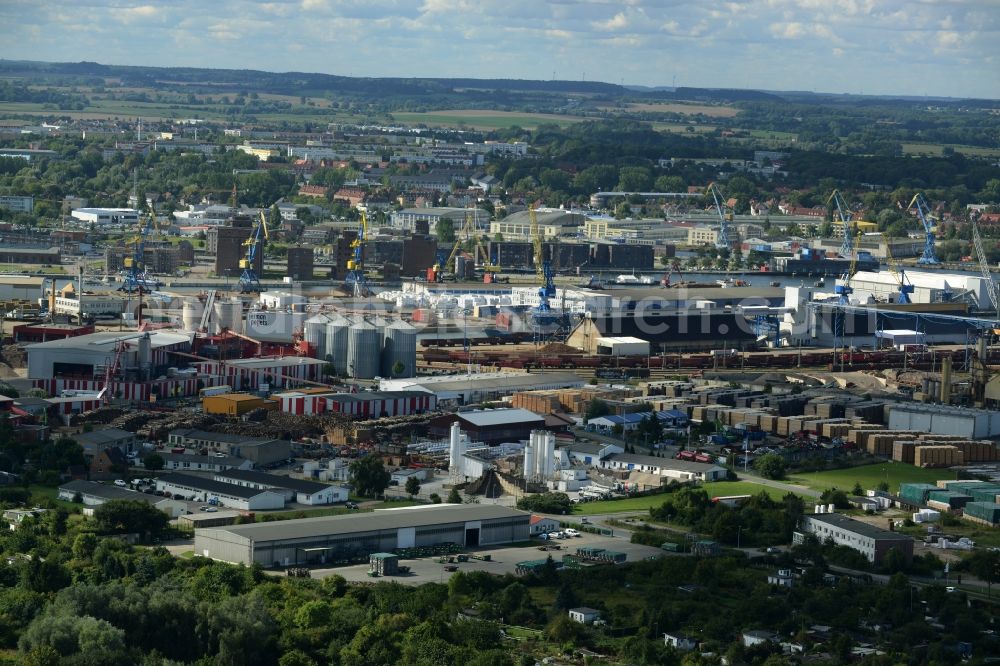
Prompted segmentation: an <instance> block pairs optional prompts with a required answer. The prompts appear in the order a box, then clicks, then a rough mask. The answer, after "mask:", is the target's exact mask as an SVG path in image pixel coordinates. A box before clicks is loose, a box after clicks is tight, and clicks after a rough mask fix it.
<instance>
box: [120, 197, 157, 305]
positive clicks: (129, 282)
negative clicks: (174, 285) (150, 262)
mask: <svg viewBox="0 0 1000 666" xmlns="http://www.w3.org/2000/svg"><path fill="white" fill-rule="evenodd" d="M155 226H156V216H155V215H154V214H152V213H150V214H148V215H147V216H146V224H145V225H144V226H143V227H142V228H141V229H140V230H139V235H138V236H135V237H133V238H132V239H130V240H129V241H127V242H126V245H131V246H132V254H131V255H129V256H127V257H125V260H124V262H123V263H124V269H125V271H124V273H125V275H124V277H123V280H122V286H121V287H120V288H119V290H120V291H124V292H127V293H129V294H131V293H134V292H136V291H139V290H140V289H146V290H153V289H156V288H158V287H159V286H160V283H159V282H158V281H156V280H154V279H152V278H150V277H149V276H148V275H147V274H146V269H145V258H146V239H147V238H149V235H150V233H152V230H153V228H154V227H155Z"/></svg>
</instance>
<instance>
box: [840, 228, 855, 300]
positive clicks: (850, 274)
mask: <svg viewBox="0 0 1000 666" xmlns="http://www.w3.org/2000/svg"><path fill="white" fill-rule="evenodd" d="M845 231H846V229H845ZM848 236H850V234H848ZM860 238H861V234H858V240H860ZM850 244H851V245H852V246H853V248H854V249H853V251H852V253H851V264H850V266H848V268H847V273H845V274H844V284H838V285H837V286H836V287H834V291H835V292H836V294H837V297H838V298H837V302H838V303H840V304H841V305H848V304H849V303H850V302H851V299H850V295H851V294H853V293H854V287H852V286H851V280H852V279H854V274H855V273H857V272H858V247H857V245H854V243H850Z"/></svg>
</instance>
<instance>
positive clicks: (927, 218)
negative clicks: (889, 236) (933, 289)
mask: <svg viewBox="0 0 1000 666" xmlns="http://www.w3.org/2000/svg"><path fill="white" fill-rule="evenodd" d="M914 206H916V208H917V217H919V218H920V223H921V224H923V225H924V251H923V254H921V255H920V258H919V259H917V263H918V264H940V263H941V262H940V261H938V258H937V252H936V250H935V249H934V241H935V235H934V217H933V216H932V215H931V208H930V206H928V205H927V201H925V200H924V195H923V194H922V193H921V192H917V193H916V194H914V195H913V200H912V201H910V205H909V206H907V207H906V209H907V210H909V209H911V208H913V207H914Z"/></svg>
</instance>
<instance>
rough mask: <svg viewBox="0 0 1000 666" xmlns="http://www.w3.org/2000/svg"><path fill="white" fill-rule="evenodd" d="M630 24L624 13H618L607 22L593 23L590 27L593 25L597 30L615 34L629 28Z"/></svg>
mask: <svg viewBox="0 0 1000 666" xmlns="http://www.w3.org/2000/svg"><path fill="white" fill-rule="evenodd" d="M628 23H629V21H628V18H627V17H626V16H625V14H624V12H618V13H617V14H615V15H614V16H612V17H611V18H609V19H607V20H606V21H592V22H591V24H590V25H592V26H593V27H594V29H595V30H601V31H607V32H613V31H616V30H622V29H623V28H625V27H627V26H628Z"/></svg>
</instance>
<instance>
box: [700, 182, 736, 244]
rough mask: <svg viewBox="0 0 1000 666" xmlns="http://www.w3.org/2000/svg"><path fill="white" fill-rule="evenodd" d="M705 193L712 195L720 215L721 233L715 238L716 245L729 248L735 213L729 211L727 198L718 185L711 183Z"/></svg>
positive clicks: (716, 210)
mask: <svg viewBox="0 0 1000 666" xmlns="http://www.w3.org/2000/svg"><path fill="white" fill-rule="evenodd" d="M705 194H711V195H712V200H713V201H714V202H715V212H716V213H717V214H718V215H719V235H718V237H717V238H716V239H715V247H717V248H726V249H729V248H730V238H729V224H730V223H731V222H732V221H733V214H732V213H730V212H729V206H727V205H726V198H725V197H724V196H723V195H722V191H721V190H719V186H718V185H716V184H715V183H709V184H708V188H707V189H706V190H705Z"/></svg>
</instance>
